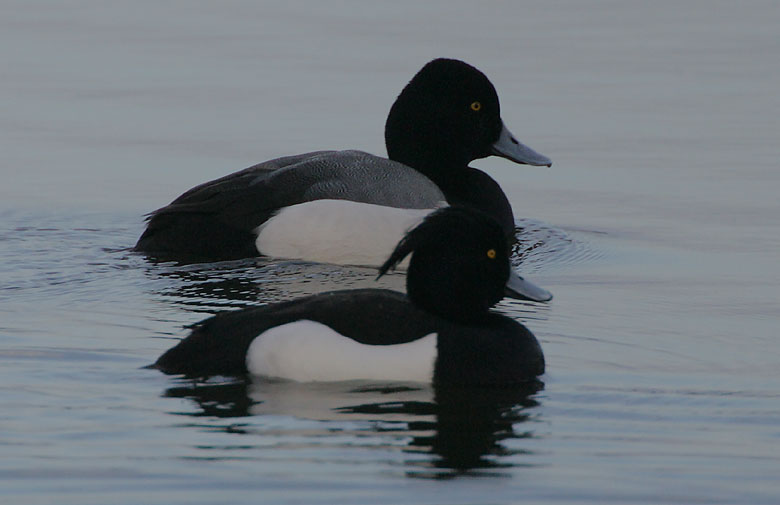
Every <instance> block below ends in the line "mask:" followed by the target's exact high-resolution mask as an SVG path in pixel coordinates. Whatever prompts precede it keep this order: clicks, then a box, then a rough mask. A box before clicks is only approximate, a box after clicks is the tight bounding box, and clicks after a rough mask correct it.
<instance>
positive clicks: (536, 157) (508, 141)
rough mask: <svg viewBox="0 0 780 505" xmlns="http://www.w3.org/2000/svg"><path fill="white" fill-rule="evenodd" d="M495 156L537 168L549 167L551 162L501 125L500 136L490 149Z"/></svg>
mask: <svg viewBox="0 0 780 505" xmlns="http://www.w3.org/2000/svg"><path fill="white" fill-rule="evenodd" d="M491 151H492V153H493V154H495V155H496V156H501V157H502V158H506V159H508V160H512V161H514V162H516V163H522V164H523V165H534V166H537V167H551V166H552V160H551V159H550V158H548V157H547V156H545V155H543V154H540V153H537V152H536V151H534V150H533V149H531V148H530V147H528V146H527V145H525V144H522V143H521V142H520V141H518V140H517V139H516V138H515V136H514V135H512V132H510V131H509V130H508V129H507V127H506V125H505V124H504V123H503V122H502V123H501V135H499V137H498V140H496V141H495V143H493V145H492V149H491Z"/></svg>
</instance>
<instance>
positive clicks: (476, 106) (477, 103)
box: [471, 102, 482, 112]
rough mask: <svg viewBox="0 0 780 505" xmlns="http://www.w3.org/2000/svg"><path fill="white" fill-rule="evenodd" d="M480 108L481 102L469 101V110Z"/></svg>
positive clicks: (476, 110)
mask: <svg viewBox="0 0 780 505" xmlns="http://www.w3.org/2000/svg"><path fill="white" fill-rule="evenodd" d="M481 108H482V104H481V103H479V102H471V110H473V111H474V112H478V111H479V110H480V109H481Z"/></svg>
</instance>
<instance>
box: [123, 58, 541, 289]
mask: <svg viewBox="0 0 780 505" xmlns="http://www.w3.org/2000/svg"><path fill="white" fill-rule="evenodd" d="M385 143H386V147H387V152H388V158H382V157H379V156H375V155H372V154H368V153H365V152H362V151H355V150H348V151H316V152H311V153H305V154H299V155H293V156H286V157H283V158H277V159H273V160H270V161H266V162H263V163H260V164H258V165H255V166H252V167H250V168H247V169H245V170H241V171H239V172H235V173H233V174H230V175H227V176H225V177H222V178H219V179H216V180H214V181H210V182H206V183H204V184H201V185H199V186H196V187H195V188H192V189H190V190H189V191H187V192H185V193H184V194H182V195H181V196H179V197H178V198H176V199H175V200H174V201H173V202H171V203H170V204H169V205H167V206H165V207H162V208H160V209H158V210H156V211H154V212H152V213H151V214H150V215H149V218H148V224H147V228H146V230H145V231H144V233H143V234H142V235H141V237H140V238H139V240H138V242H137V244H136V245H135V250H136V251H139V252H143V253H146V254H148V255H153V256H157V257H163V258H165V259H185V260H193V259H195V260H201V261H219V260H230V259H239V258H245V257H252V256H258V255H265V256H271V257H280V258H289V259H302V260H307V261H316V262H324V263H335V264H348V265H363V266H378V265H379V264H381V262H382V261H383V259H384V258H385V257H386V255H387V253H388V252H389V251H390V250H392V247H393V245H394V244H395V243H396V242H397V241H398V240H399V239H400V238H401V237H402V236H403V234H404V232H405V231H407V230H408V229H409V228H411V227H412V226H414V225H415V224H417V223H419V222H420V221H421V220H422V219H423V217H424V216H425V215H427V214H429V213H430V212H432V211H433V210H435V209H437V208H440V207H442V206H445V205H464V206H470V207H473V208H476V209H479V210H482V211H483V212H486V213H487V214H489V215H491V216H492V217H493V218H495V219H496V220H498V222H499V223H500V225H501V226H502V228H503V230H504V233H505V234H506V236H507V239H509V240H510V242H514V240H515V239H514V226H515V224H514V215H513V213H512V207H511V205H510V203H509V201H508V199H507V197H506V195H505V194H504V192H503V191H502V190H501V188H500V186H499V185H498V183H496V181H494V180H493V179H492V178H491V177H490V176H489V175H487V174H486V173H484V172H482V171H480V170H478V169H475V168H471V167H469V166H468V164H469V163H470V162H471V161H473V160H475V159H478V158H484V157H487V156H490V155H497V156H501V157H504V158H507V159H510V160H512V161H514V162H516V163H520V164H529V165H538V166H550V165H551V163H552V162H551V161H550V159H549V158H547V157H545V156H543V155H541V154H539V153H537V152H535V151H534V150H533V149H531V148H529V147H527V146H525V145H523V144H521V143H520V142H518V141H517V140H516V139H515V137H514V136H513V135H512V134H511V133H510V131H509V130H508V129H507V127H506V126H505V125H504V122H503V121H502V119H501V115H500V106H499V101H498V95H497V93H496V91H495V87H494V86H493V84H492V83H491V82H490V80H489V79H488V78H487V77H486V76H485V75H484V74H483V73H482V72H480V71H479V70H477V69H476V68H474V67H472V66H471V65H469V64H467V63H464V62H462V61H459V60H452V59H444V58H440V59H436V60H433V61H431V62H429V63H428V64H426V65H425V66H424V67H423V68H422V69H421V70H420V71H419V72H418V73H417V74H416V75H415V76H414V77H413V78H412V80H411V81H410V82H409V83H408V84H407V85H406V87H405V88H404V89H403V90H402V92H401V94H400V95H399V96H398V98H397V99H396V101H395V103H394V104H393V106H392V107H391V109H390V112H389V114H388V117H387V120H386V123H385ZM508 291H509V292H510V293H511V294H514V295H517V296H518V297H521V298H526V299H531V300H536V301H547V300H549V299H551V298H552V295H551V294H550V293H549V292H547V291H546V290H544V289H542V288H540V287H538V286H535V285H534V284H533V283H531V282H529V281H527V280H525V279H523V278H521V277H519V276H517V275H516V274H514V275H512V278H511V282H510V285H509V286H508Z"/></svg>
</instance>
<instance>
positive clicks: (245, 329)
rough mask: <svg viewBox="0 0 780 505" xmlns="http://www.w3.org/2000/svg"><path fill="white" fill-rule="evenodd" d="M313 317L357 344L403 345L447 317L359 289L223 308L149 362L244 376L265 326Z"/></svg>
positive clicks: (396, 296) (180, 370)
mask: <svg viewBox="0 0 780 505" xmlns="http://www.w3.org/2000/svg"><path fill="white" fill-rule="evenodd" d="M297 321H314V322H317V323H320V324H322V325H325V326H328V327H329V328H331V329H332V330H334V331H335V332H337V333H339V334H340V335H342V336H345V337H347V338H350V339H352V340H354V341H356V342H358V343H361V344H368V345H378V346H381V345H393V344H405V343H409V342H413V341H416V340H419V339H422V338H423V337H425V336H426V335H430V334H431V333H436V332H437V331H438V330H439V326H438V325H440V324H446V322H442V321H440V320H439V319H438V318H436V317H432V316H430V315H428V314H426V313H424V312H422V311H421V310H420V309H417V308H416V307H414V306H413V305H412V304H411V303H409V301H408V299H407V298H406V296H404V295H403V294H401V293H398V292H395V291H390V290H384V289H358V290H348V291H333V292H329V293H321V294H317V295H313V296H310V297H306V298H301V299H298V300H293V301H290V302H284V303H281V304H275V305H271V306H265V307H258V308H252V309H244V310H240V311H234V312H224V313H221V314H217V315H216V316H214V317H211V318H209V319H206V320H204V321H202V322H200V323H198V324H196V325H194V326H193V330H192V332H191V333H190V335H189V336H188V337H187V338H185V339H184V340H182V341H180V342H179V343H178V344H177V345H176V346H175V347H173V348H171V349H169V350H168V351H167V352H165V353H164V354H163V355H162V356H160V358H159V359H158V360H157V361H156V362H155V363H154V364H153V365H151V366H150V368H157V369H160V370H162V371H163V372H165V373H169V374H184V375H188V376H199V377H205V376H213V375H228V376H235V375H242V374H245V373H246V372H247V365H246V354H247V350H248V349H249V346H250V344H251V343H252V341H253V340H254V339H255V338H257V337H258V336H260V335H261V334H263V333H264V332H265V331H267V330H269V329H271V328H274V327H276V326H281V325H284V324H288V323H294V322H297Z"/></svg>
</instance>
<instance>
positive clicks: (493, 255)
mask: <svg viewBox="0 0 780 505" xmlns="http://www.w3.org/2000/svg"><path fill="white" fill-rule="evenodd" d="M487 257H488V258H490V259H492V260H494V259H496V250H495V249H488V252H487Z"/></svg>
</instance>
